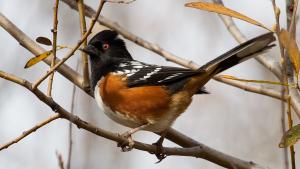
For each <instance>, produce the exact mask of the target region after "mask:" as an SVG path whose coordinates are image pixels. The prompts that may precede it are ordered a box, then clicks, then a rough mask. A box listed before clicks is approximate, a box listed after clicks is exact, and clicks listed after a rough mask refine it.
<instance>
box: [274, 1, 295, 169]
mask: <svg viewBox="0 0 300 169" xmlns="http://www.w3.org/2000/svg"><path fill="white" fill-rule="evenodd" d="M272 5H273V10H274V14H275V20H276V27H275V29H276V31H275V33H276V35H277V38H278V39H279V37H280V31H281V30H280V29H281V27H280V21H279V19H280V9H279V8H278V7H277V5H276V1H275V0H272ZM279 49H280V56H281V58H282V72H283V73H282V81H283V83H285V84H289V82H290V81H289V79H288V78H289V77H288V75H287V72H288V64H289V63H288V57H287V55H285V54H284V51H285V50H284V47H283V45H282V43H281V42H279ZM284 91H285V94H286V95H288V96H289V95H290V90H289V87H285V90H284ZM287 107H288V111H287V113H288V124H289V129H290V128H291V127H292V123H293V121H292V116H291V99H290V96H289V98H288V104H287ZM290 155H291V164H292V169H295V166H296V165H295V152H294V146H290Z"/></svg>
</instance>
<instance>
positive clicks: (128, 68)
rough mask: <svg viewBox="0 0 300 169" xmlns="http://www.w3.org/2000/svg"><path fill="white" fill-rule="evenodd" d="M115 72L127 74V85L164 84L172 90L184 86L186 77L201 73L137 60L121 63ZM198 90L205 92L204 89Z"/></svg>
mask: <svg viewBox="0 0 300 169" xmlns="http://www.w3.org/2000/svg"><path fill="white" fill-rule="evenodd" d="M116 72H119V73H122V74H124V75H126V76H127V83H128V87H138V86H144V85H153V86H156V85H165V86H167V87H168V88H169V89H170V90H171V91H174V92H176V91H178V90H180V89H181V88H182V87H183V86H184V84H185V83H186V82H187V78H188V77H191V76H194V75H197V74H200V73H201V71H199V70H196V71H195V70H191V69H185V68H179V67H170V66H158V65H151V64H145V63H142V62H138V61H130V62H124V63H121V64H120V65H119V70H117V71H116ZM199 92H200V93H205V91H204V90H200V91H199Z"/></svg>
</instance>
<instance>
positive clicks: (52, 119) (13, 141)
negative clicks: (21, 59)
mask: <svg viewBox="0 0 300 169" xmlns="http://www.w3.org/2000/svg"><path fill="white" fill-rule="evenodd" d="M11 80H14V82H17V79H11ZM60 117H61V116H60V115H59V114H55V115H53V116H51V117H49V118H47V119H46V120H43V121H42V122H40V123H38V124H37V125H35V126H34V127H32V128H31V129H29V130H27V131H24V132H23V133H22V134H21V135H20V136H18V137H16V138H15V139H13V140H12V141H10V142H8V143H6V144H4V145H1V146H0V151H1V150H4V149H6V148H8V147H10V146H11V145H13V144H15V143H17V142H19V141H20V140H22V139H23V138H25V137H26V136H28V135H30V134H31V133H33V132H35V131H36V130H38V129H39V128H41V127H43V126H45V125H46V124H48V123H50V122H52V121H54V120H56V119H58V118H60Z"/></svg>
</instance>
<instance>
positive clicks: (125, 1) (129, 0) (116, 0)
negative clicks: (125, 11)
mask: <svg viewBox="0 0 300 169" xmlns="http://www.w3.org/2000/svg"><path fill="white" fill-rule="evenodd" d="M134 1H136V0H106V2H110V3H118V4H130V3H132V2H134Z"/></svg>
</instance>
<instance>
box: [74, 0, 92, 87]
mask: <svg viewBox="0 0 300 169" xmlns="http://www.w3.org/2000/svg"><path fill="white" fill-rule="evenodd" d="M83 4H84V1H83V0H77V6H78V13H79V21H80V32H81V38H82V37H83V36H84V34H85V33H86V32H87V31H86V21H85V15H84V5H83ZM86 46H87V39H85V40H84V41H83V44H82V47H86ZM81 59H82V74H83V84H82V86H83V87H84V88H86V90H90V77H89V62H88V56H87V54H86V53H85V52H83V51H81Z"/></svg>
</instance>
